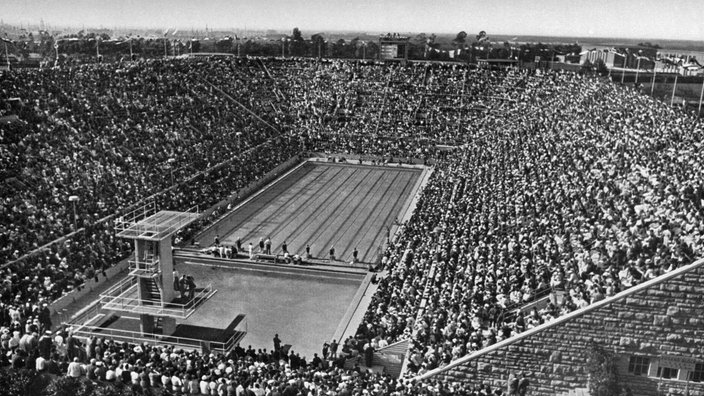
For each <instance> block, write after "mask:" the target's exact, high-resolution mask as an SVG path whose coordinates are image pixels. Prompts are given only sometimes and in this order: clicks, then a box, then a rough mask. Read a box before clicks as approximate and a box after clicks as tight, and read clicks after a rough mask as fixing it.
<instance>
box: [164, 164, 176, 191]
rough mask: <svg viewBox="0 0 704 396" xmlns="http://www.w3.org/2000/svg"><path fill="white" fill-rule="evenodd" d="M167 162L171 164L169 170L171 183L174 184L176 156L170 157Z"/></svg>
mask: <svg viewBox="0 0 704 396" xmlns="http://www.w3.org/2000/svg"><path fill="white" fill-rule="evenodd" d="M166 162H167V163H168V164H169V170H170V171H171V185H172V186H173V185H174V162H176V160H175V159H174V158H169V159H168V160H166Z"/></svg>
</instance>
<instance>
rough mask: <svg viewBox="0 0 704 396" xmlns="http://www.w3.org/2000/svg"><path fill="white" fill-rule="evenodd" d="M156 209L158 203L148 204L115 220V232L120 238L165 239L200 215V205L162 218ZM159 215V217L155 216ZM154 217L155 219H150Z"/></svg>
mask: <svg viewBox="0 0 704 396" xmlns="http://www.w3.org/2000/svg"><path fill="white" fill-rule="evenodd" d="M158 213H161V212H159V211H158V210H157V208H156V203H154V202H153V201H152V202H147V203H146V204H144V205H142V206H140V207H138V208H137V209H135V210H133V211H132V212H130V213H127V214H125V215H124V216H120V217H118V218H116V219H115V231H116V232H117V234H118V236H119V237H122V238H134V237H137V236H147V237H157V236H159V237H160V238H161V237H164V236H166V235H169V234H172V233H174V232H176V231H178V230H179V229H181V228H183V227H185V226H186V225H188V224H190V223H191V222H192V221H194V220H195V219H196V218H197V217H198V215H199V211H198V205H195V206H193V207H190V208H188V209H186V210H185V211H178V212H176V211H172V212H171V213H165V214H163V215H162V216H159V215H157V214H158ZM154 215H157V216H154ZM152 216H154V217H153V218H150V217H152Z"/></svg>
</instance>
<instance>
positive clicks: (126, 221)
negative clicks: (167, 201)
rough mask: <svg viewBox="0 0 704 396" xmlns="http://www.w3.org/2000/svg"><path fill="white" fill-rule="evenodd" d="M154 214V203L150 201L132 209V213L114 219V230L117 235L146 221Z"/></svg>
mask: <svg viewBox="0 0 704 396" xmlns="http://www.w3.org/2000/svg"><path fill="white" fill-rule="evenodd" d="M154 213H156V201H155V200H154V199H152V200H150V201H147V202H145V203H144V204H142V205H140V206H138V207H136V208H134V209H133V210H132V211H130V212H128V213H125V214H124V215H122V216H119V217H117V218H115V230H116V232H118V233H119V232H120V231H126V230H127V229H129V228H130V227H132V226H133V225H135V224H137V222H138V221H140V220H142V219H146V218H147V217H149V216H151V215H153V214H154Z"/></svg>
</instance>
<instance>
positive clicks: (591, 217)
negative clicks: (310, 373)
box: [359, 72, 704, 373]
mask: <svg viewBox="0 0 704 396" xmlns="http://www.w3.org/2000/svg"><path fill="white" fill-rule="evenodd" d="M504 84H505V85H509V84H510V85H513V86H514V89H513V90H512V91H511V90H509V91H508V92H510V95H511V99H515V101H508V102H507V101H505V100H502V102H503V103H505V104H504V105H503V106H501V107H498V106H497V108H498V109H500V110H499V111H496V112H495V113H490V114H489V116H488V117H487V119H486V120H485V122H484V124H483V125H481V126H479V127H474V128H472V130H471V131H467V133H468V134H469V137H470V139H468V143H467V144H466V145H464V146H462V148H461V149H460V150H457V151H456V152H454V153H453V154H452V155H451V156H449V157H448V158H446V159H443V160H441V161H440V162H439V163H438V164H437V165H436V167H435V175H434V177H433V178H431V181H430V183H429V184H428V186H426V188H425V189H424V191H423V194H422V197H421V199H420V202H419V204H418V206H417V208H416V211H415V213H414V215H413V218H412V219H411V220H410V221H409V222H408V223H407V224H406V225H405V229H404V230H403V232H402V233H401V235H400V238H399V239H398V240H397V241H396V243H395V244H394V245H393V246H391V247H390V248H389V249H388V251H387V252H386V255H385V256H386V258H385V260H386V261H387V263H386V267H387V269H388V270H389V276H388V277H386V278H385V279H382V280H381V284H382V286H381V287H380V292H379V293H378V294H377V295H376V296H375V297H374V301H373V303H372V306H371V307H370V308H369V310H368V311H367V314H366V318H365V322H364V323H363V324H362V326H361V327H360V329H359V333H360V334H363V335H382V336H384V337H388V338H390V341H393V340H396V339H400V338H412V340H413V348H412V354H411V358H410V363H409V367H410V369H411V371H413V372H419V373H423V372H426V371H428V370H431V369H433V368H436V367H439V366H442V365H444V364H447V363H449V362H450V361H452V360H454V359H456V358H458V357H460V356H462V355H464V354H467V353H468V352H472V351H475V350H478V349H481V348H483V347H485V346H488V345H491V344H493V343H496V342H498V341H501V340H503V339H506V338H508V337H511V336H512V335H514V334H516V333H519V332H521V331H524V330H526V329H529V328H532V327H535V326H537V325H539V324H542V323H544V322H547V321H550V320H551V319H553V318H555V317H557V316H559V315H562V314H564V313H566V312H570V311H572V310H575V309H578V308H582V307H585V306H587V305H589V304H591V303H593V302H595V301H598V300H601V299H604V298H606V297H609V296H612V295H614V294H616V293H618V292H619V291H621V290H624V289H626V288H628V287H631V286H633V285H636V284H638V283H642V282H644V281H647V280H649V279H652V278H654V277H656V276H658V275H659V274H662V273H664V272H667V271H671V270H673V269H675V268H678V267H680V266H682V265H685V264H689V263H691V262H693V261H694V260H695V259H697V258H699V257H701V255H702V246H703V244H704V237H703V235H704V233H703V231H704V222H703V220H704V218H703V216H704V211H703V205H704V201H702V199H703V198H704V180H703V178H704V176H703V175H704V173H702V171H703V169H702V165H701V162H700V161H699V160H698V157H699V156H700V155H701V153H702V143H701V139H702V137H704V136H703V135H704V134H703V132H704V128H703V127H702V124H701V123H699V122H698V121H697V120H695V119H693V118H691V117H690V116H689V115H688V114H684V113H681V112H679V111H676V110H673V109H671V108H669V107H668V106H667V105H666V104H663V103H659V102H657V101H655V100H653V99H651V98H649V97H646V96H640V95H637V94H635V93H634V92H632V91H630V90H628V89H624V88H621V87H618V86H615V85H611V84H605V83H603V82H600V81H597V80H593V79H590V78H586V77H582V76H579V75H574V74H553V75H549V76H541V77H536V76H529V75H522V74H516V73H511V72H509V74H508V75H507V76H506V79H505V80H504ZM506 103H507V104H506ZM546 288H547V289H548V290H551V291H552V292H553V296H554V297H555V298H554V300H553V301H551V302H550V303H549V304H547V306H546V307H545V308H543V309H540V310H538V309H533V310H531V311H530V312H522V313H520V314H519V315H518V316H516V317H512V316H509V315H506V310H507V309H509V308H511V307H517V306H520V305H521V304H523V303H525V302H527V301H531V300H532V298H533V297H534V296H535V295H536V293H538V292H539V291H541V290H545V289H546ZM429 290H431V291H432V292H431V293H428V291H429ZM424 293H425V294H424ZM423 299H427V305H426V306H425V309H422V310H421V309H420V308H419V307H420V303H421V301H422V300H423ZM508 318H510V320H507V319H508Z"/></svg>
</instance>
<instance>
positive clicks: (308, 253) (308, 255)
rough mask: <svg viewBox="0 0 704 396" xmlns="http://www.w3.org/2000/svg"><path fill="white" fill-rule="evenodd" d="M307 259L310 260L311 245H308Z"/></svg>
mask: <svg viewBox="0 0 704 396" xmlns="http://www.w3.org/2000/svg"><path fill="white" fill-rule="evenodd" d="M306 258H307V259H309V258H310V244H306Z"/></svg>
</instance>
